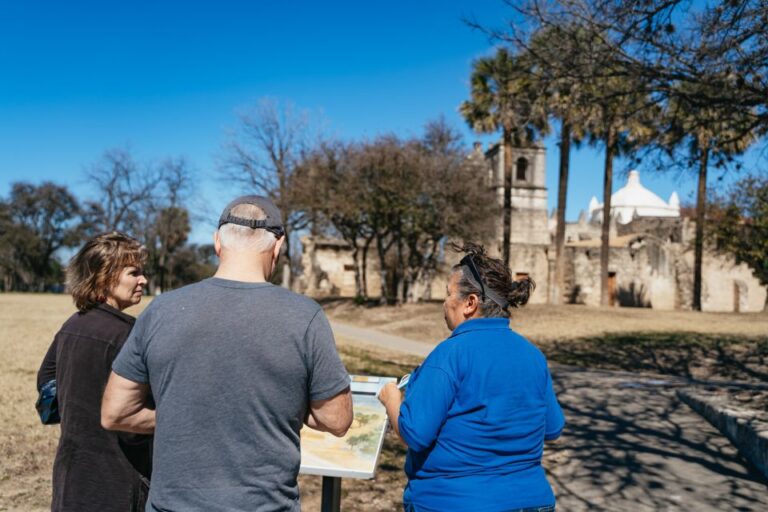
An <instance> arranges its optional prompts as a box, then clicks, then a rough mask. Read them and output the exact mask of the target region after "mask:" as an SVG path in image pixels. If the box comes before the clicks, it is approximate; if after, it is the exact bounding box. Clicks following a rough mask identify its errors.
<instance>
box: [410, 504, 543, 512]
mask: <svg viewBox="0 0 768 512" xmlns="http://www.w3.org/2000/svg"><path fill="white" fill-rule="evenodd" d="M403 509H404V511H405V512H419V511H418V509H417V508H416V505H414V504H412V503H405V504H403ZM507 512H555V506H554V505H546V506H544V507H527V508H515V509H511V510H508V511H507Z"/></svg>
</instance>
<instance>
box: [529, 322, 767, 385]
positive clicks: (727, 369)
mask: <svg viewBox="0 0 768 512" xmlns="http://www.w3.org/2000/svg"><path fill="white" fill-rule="evenodd" d="M540 347H541V349H542V350H543V351H544V353H545V354H546V355H547V358H548V359H549V360H550V361H554V362H557V363H562V364H569V365H574V366H580V367H584V368H600V369H607V370H624V371H634V372H638V371H639V372H653V373H659V374H664V375H674V376H678V377H685V378H689V379H695V380H708V379H728V380H738V381H751V382H760V381H766V380H768V337H758V338H749V337H739V336H723V335H711V334H696V333H690V332H665V333H658V332H631V333H621V334H604V335H601V336H592V337H585V338H576V339H573V340H567V341H552V342H545V343H541V344H540Z"/></svg>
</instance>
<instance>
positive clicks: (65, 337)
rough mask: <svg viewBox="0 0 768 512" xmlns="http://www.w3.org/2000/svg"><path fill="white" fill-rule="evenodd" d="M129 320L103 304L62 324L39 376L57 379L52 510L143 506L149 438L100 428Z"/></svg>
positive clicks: (106, 511) (39, 378) (39, 383)
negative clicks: (107, 389) (57, 431)
mask: <svg viewBox="0 0 768 512" xmlns="http://www.w3.org/2000/svg"><path fill="white" fill-rule="evenodd" d="M134 320H135V319H134V318H133V317H132V316H129V315H126V314H125V313H122V312H121V311H119V310H117V309H115V308H113V307H111V306H108V305H105V304H101V305H99V306H97V307H95V308H93V309H91V310H89V311H87V312H85V313H80V312H78V313H75V314H74V315H72V316H71V317H70V318H69V320H67V321H66V322H65V323H64V325H63V326H62V327H61V330H60V331H59V332H58V333H57V334H56V336H55V337H54V339H53V343H51V347H50V348H49V349H48V353H47V354H46V356H45V359H43V363H42V365H41V366H40V370H39V372H38V374H37V387H38V390H39V389H40V387H41V386H42V385H43V384H45V383H46V382H48V381H50V380H51V379H54V378H55V379H56V388H57V390H56V395H57V399H58V403H59V414H60V415H61V437H60V439H59V447H58V449H57V451H56V460H55V462H54V465H53V500H52V503H51V510H53V511H57V512H58V511H77V512H89V511H94V512H95V511H99V512H109V511H115V512H118V511H120V512H125V511H131V512H133V511H143V510H144V504H145V502H146V496H147V490H148V489H147V485H148V482H149V480H148V478H149V476H150V472H151V460H152V437H151V436H139V435H135V434H117V433H115V432H108V431H106V430H104V429H103V428H101V398H102V394H103V393H104V387H105V386H106V384H107V379H108V378H109V373H110V371H111V367H112V361H113V360H114V359H115V357H116V356H117V354H118V352H119V351H120V348H121V347H122V346H123V343H125V340H126V338H127V337H128V334H129V333H130V331H131V328H132V327H133V323H134Z"/></svg>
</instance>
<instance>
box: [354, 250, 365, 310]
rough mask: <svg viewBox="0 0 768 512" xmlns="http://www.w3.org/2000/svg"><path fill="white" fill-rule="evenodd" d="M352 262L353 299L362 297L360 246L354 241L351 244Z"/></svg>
mask: <svg viewBox="0 0 768 512" xmlns="http://www.w3.org/2000/svg"><path fill="white" fill-rule="evenodd" d="M352 263H353V264H354V266H355V299H358V300H360V298H362V297H363V274H362V272H361V269H360V248H359V247H358V246H357V243H355V244H354V245H353V246H352Z"/></svg>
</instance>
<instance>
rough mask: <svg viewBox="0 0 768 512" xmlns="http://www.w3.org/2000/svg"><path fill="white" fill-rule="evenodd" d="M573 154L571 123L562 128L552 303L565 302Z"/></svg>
mask: <svg viewBox="0 0 768 512" xmlns="http://www.w3.org/2000/svg"><path fill="white" fill-rule="evenodd" d="M570 156H571V125H570V124H569V123H568V122H567V121H563V126H562V127H561V128H560V176H559V181H558V187H557V229H556V231H555V280H554V286H553V290H552V303H553V304H561V303H562V302H563V292H564V290H565V203H566V199H567V195H568V171H569V167H570Z"/></svg>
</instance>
